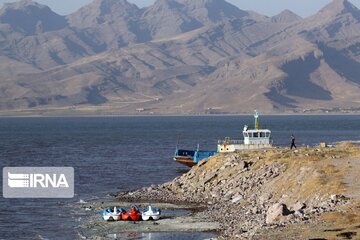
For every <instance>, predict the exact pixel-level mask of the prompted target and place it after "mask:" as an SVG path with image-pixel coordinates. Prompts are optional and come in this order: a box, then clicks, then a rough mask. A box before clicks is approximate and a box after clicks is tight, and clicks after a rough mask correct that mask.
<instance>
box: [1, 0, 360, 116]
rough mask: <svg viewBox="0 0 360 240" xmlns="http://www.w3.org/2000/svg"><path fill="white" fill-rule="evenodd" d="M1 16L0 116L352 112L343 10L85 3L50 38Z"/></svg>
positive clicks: (351, 23) (351, 42) (351, 49)
mask: <svg viewBox="0 0 360 240" xmlns="http://www.w3.org/2000/svg"><path fill="white" fill-rule="evenodd" d="M33 4H34V3H33V2H32V1H28V0H26V1H22V2H21V3H18V4H17V5H16V4H15V5H13V6H21V7H24V6H25V7H26V6H27V7H29V6H32V5H33ZM214 6H215V7H214ZM7 7H8V6H7ZM21 7H20V8H21ZM38 8H39V9H42V8H44V7H42V6H40V5H39V6H38ZM214 8H215V9H218V10H219V11H218V12H217V15H216V14H215V15H214V13H212V11H213V9H214ZM4 9H6V8H2V9H1V10H0V62H1V63H2V64H3V66H4V68H3V77H1V78H0V91H1V94H0V103H1V104H0V111H3V112H9V111H20V112H28V111H30V112H34V111H35V112H39V113H41V114H50V113H51V112H57V113H60V114H61V113H64V114H65V113H72V112H77V113H80V114H82V113H84V114H86V113H87V112H88V113H89V112H94V111H95V112H98V113H100V114H101V113H109V114H110V113H113V112H116V113H119V114H137V113H138V112H139V111H140V112H141V113H144V114H198V113H202V114H205V113H214V114H215V113H245V112H249V111H252V110H253V109H258V110H261V111H262V112H265V113H274V112H277V113H282V112H290V113H294V112H309V111H310V112H312V111H315V112H316V111H317V112H319V111H320V112H321V111H344V109H347V110H349V111H359V110H360V109H359V108H358V107H357V106H358V105H359V103H360V96H359V94H358V91H359V90H360V82H359V81H358V80H357V79H358V78H357V77H356V75H357V72H356V71H354V69H360V51H359V50H358V47H357V46H358V44H357V41H358V40H360V37H358V36H360V24H359V22H360V21H359V20H358V18H357V14H358V12H359V10H358V9H357V8H356V7H354V6H353V5H352V4H351V3H349V2H348V1H346V0H334V1H333V2H332V3H330V4H329V5H327V6H325V7H324V8H323V9H322V10H320V11H319V12H318V13H317V14H315V15H313V16H311V17H308V18H304V19H303V18H301V17H299V16H297V15H296V14H294V13H292V12H291V11H288V10H285V11H283V12H282V13H280V14H278V15H276V16H274V17H272V18H268V17H265V16H262V15H258V14H255V13H252V12H248V11H243V10H240V9H238V8H236V7H235V6H233V5H231V4H229V3H227V2H225V1H215V0H201V1H196V2H194V1H189V0H158V1H156V2H155V4H154V5H152V6H149V7H146V8H138V7H137V6H136V5H134V4H131V3H129V2H127V1H126V0H120V1H116V0H95V1H94V2H93V3H91V4H89V5H87V6H85V7H83V8H81V9H79V10H78V11H77V12H75V13H73V14H70V15H68V16H60V17H62V19H65V23H66V24H65V25H64V26H62V27H61V28H59V29H56V28H54V29H51V28H49V29H48V30H49V31H47V30H46V31H43V30H41V29H40V30H39V29H38V30H36V31H33V29H32V31H27V32H22V31H19V32H16V31H14V30H12V27H11V24H8V23H7V22H5V21H1V16H2V15H1V13H3V12H4V11H5V10H4ZM46 11H49V9H46ZM50 11H51V10H50ZM37 17H38V18H37V19H36V23H37V22H41V20H42V19H41V15H40V16H37ZM11 23H12V22H11ZM33 25H36V24H32V26H33ZM45 29H46V28H45ZM29 33H31V34H29ZM19 49H21V50H20V51H19ZM10 59H11V60H10ZM337 59H339V61H337ZM10 65H11V66H12V67H11V68H8V67H6V66H10ZM16 69H18V70H16ZM359 74H360V73H359ZM139 109H140V110H139Z"/></svg>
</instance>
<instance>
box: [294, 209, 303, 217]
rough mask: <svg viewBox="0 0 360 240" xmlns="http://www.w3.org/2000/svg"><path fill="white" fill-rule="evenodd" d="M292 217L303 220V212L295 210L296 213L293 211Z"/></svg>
mask: <svg viewBox="0 0 360 240" xmlns="http://www.w3.org/2000/svg"><path fill="white" fill-rule="evenodd" d="M294 216H295V217H298V218H303V217H304V211H303V210H297V211H295V213H294Z"/></svg>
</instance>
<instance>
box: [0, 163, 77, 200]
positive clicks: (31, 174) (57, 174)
mask: <svg viewBox="0 0 360 240" xmlns="http://www.w3.org/2000/svg"><path fill="white" fill-rule="evenodd" d="M3 196H4V197H5V198H73V197H74V168H71V167H14V168H12V167H6V168H4V169H3Z"/></svg>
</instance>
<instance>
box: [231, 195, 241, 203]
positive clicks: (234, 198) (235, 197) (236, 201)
mask: <svg viewBox="0 0 360 240" xmlns="http://www.w3.org/2000/svg"><path fill="white" fill-rule="evenodd" d="M242 199H244V196H243V195H236V196H234V197H233V199H232V200H231V202H232V203H238V202H240V201H241V200H242Z"/></svg>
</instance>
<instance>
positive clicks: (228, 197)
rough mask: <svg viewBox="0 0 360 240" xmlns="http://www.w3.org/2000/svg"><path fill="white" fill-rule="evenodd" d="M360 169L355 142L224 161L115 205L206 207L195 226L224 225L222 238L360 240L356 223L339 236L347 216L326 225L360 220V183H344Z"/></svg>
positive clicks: (196, 214)
mask: <svg viewBox="0 0 360 240" xmlns="http://www.w3.org/2000/svg"><path fill="white" fill-rule="evenodd" d="M345 168H346V170H348V171H350V172H348V173H347V172H346V171H345ZM323 169H325V170H323ZM359 170H360V148H359V147H357V146H355V145H352V144H350V143H340V144H339V145H338V146H336V147H335V148H323V149H321V148H319V147H311V148H299V149H296V150H295V151H290V150H288V149H285V148H280V149H273V150H255V151H250V152H246V153H232V154H222V155H220V156H216V157H213V158H211V159H210V160H209V161H208V162H202V163H200V164H199V165H198V166H195V167H193V168H192V169H191V170H190V171H189V172H187V173H185V174H183V175H182V176H179V177H176V178H175V179H174V180H173V181H171V182H167V183H164V184H159V185H152V186H150V187H146V188H142V189H138V190H135V191H128V192H121V193H118V194H117V196H116V201H117V203H122V202H133V203H134V202H136V203H140V202H152V203H153V204H154V205H155V204H159V205H160V206H161V204H163V203H172V204H175V205H177V206H184V204H185V206H188V205H194V204H195V205H198V206H201V207H202V206H203V208H201V209H199V211H194V212H192V216H191V217H192V221H194V220H195V221H196V222H197V223H198V224H199V225H198V226H199V229H203V230H205V228H201V227H202V226H206V225H208V224H209V223H217V224H219V227H218V228H217V229H216V231H218V232H219V233H220V235H219V237H218V239H234V238H236V239H249V238H251V239H273V237H274V236H279V235H280V236H282V237H281V238H284V237H286V236H288V235H286V234H294V233H293V231H294V229H297V228H301V230H299V229H297V230H296V232H295V233H297V234H299V235H298V238H297V239H310V238H319V237H323V236H325V235H326V236H327V237H329V236H330V238H331V239H342V238H341V236H342V235H341V234H348V233H349V232H350V233H351V234H355V235H356V234H359V235H360V230H359V229H357V228H356V226H355V225H354V222H349V223H347V224H345V223H344V224H342V225H344V226H343V227H342V228H341V230H340V231H338V228H339V227H337V225H339V224H340V223H339V221H341V217H340V216H337V217H336V218H335V219H334V218H332V219H331V221H324V219H326V218H329V216H331V214H333V215H334V214H335V215H336V214H338V213H339V214H340V213H341V214H345V215H346V214H354V212H353V211H354V209H358V208H360V189H358V188H357V184H356V182H353V180H352V182H347V183H346V184H345V183H344V181H345V180H344V176H345V175H346V174H349V175H351V174H354V173H358V171H359ZM345 173H346V174H345ZM354 177H356V176H354ZM294 178H296V181H295V182H294ZM325 179H327V180H325ZM287 185H291V186H287ZM345 185H346V186H345ZM354 191H355V193H356V194H353V193H354ZM350 192H353V193H352V194H350ZM271 209H272V210H271ZM355 211H356V214H357V215H356V217H355V223H359V222H360V210H355ZM274 212H275V213H274ZM271 214H273V215H274V214H275V215H274V216H271ZM175 219H176V218H175ZM204 220H206V221H205V222H202V221H204ZM358 220H359V222H357V221H358ZM170 224H171V223H170ZM174 224H177V223H176V221H175V222H174ZM160 226H161V224H160ZM165 226H166V225H165ZM160 229H161V228H160ZM170 229H171V228H170ZM150 230H151V229H150ZM164 230H165V231H166V230H169V228H167V229H166V227H165V229H164ZM183 230H185V231H186V229H183ZM188 230H189V229H188ZM213 230H214V229H213ZM190 231H191V230H190ZM284 234H285V235H284ZM339 234H340V235H339ZM337 235H338V236H337ZM359 235H358V236H359ZM339 236H340V237H339ZM281 238H280V239H281ZM278 239H279V238H278ZM348 239H351V238H348Z"/></svg>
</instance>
